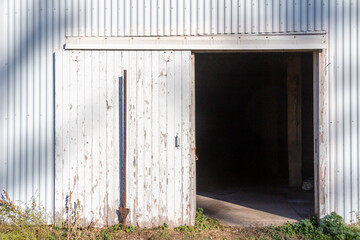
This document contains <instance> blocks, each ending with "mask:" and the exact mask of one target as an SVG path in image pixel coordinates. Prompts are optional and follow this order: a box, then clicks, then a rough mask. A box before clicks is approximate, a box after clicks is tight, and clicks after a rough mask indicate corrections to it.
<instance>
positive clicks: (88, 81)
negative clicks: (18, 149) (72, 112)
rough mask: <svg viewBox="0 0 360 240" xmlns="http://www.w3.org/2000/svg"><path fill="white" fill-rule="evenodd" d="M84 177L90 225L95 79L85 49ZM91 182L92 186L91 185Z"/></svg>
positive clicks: (90, 58)
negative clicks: (93, 89) (93, 90)
mask: <svg viewBox="0 0 360 240" xmlns="http://www.w3.org/2000/svg"><path fill="white" fill-rule="evenodd" d="M84 55H85V56H84V67H85V73H84V81H85V82H84V85H85V88H84V91H85V95H84V99H85V100H84V103H85V105H84V164H85V166H84V173H85V174H84V176H83V177H84V179H83V182H82V184H83V189H82V190H83V194H84V196H83V199H84V200H86V202H84V204H83V208H84V218H85V219H86V221H85V224H86V225H90V223H91V219H92V218H93V214H92V206H91V189H92V186H91V181H92V167H93V154H92V135H93V127H95V126H93V122H92V121H93V116H92V111H93V101H94V99H93V92H92V88H93V82H92V81H93V79H92V71H88V68H89V67H90V68H93V67H92V57H93V56H92V52H91V51H85V53H84ZM89 183H90V186H89Z"/></svg>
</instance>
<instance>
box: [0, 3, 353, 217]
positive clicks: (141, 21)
mask: <svg viewBox="0 0 360 240" xmlns="http://www.w3.org/2000/svg"><path fill="white" fill-rule="evenodd" d="M0 4H1V6H0V14H1V16H0V18H1V21H0V32H1V33H5V34H2V35H1V37H0V44H1V48H0V50H1V54H0V61H1V62H0V68H1V72H0V73H1V79H0V91H1V95H0V97H1V103H0V134H1V136H0V171H1V176H0V187H1V188H2V189H6V190H8V191H9V193H10V196H11V197H12V198H14V199H17V200H23V201H25V200H28V199H29V198H30V196H32V195H34V194H37V195H38V196H39V200H40V201H41V202H42V203H43V204H44V205H45V206H46V207H47V209H48V210H49V211H53V210H54V208H53V206H54V124H53V121H54V109H53V108H54V94H53V93H54V91H53V88H54V86H53V85H54V68H53V53H54V49H56V48H60V47H61V45H63V44H64V37H65V35H67V36H167V35H206V34H208V35H218V34H238V33H239V34H276V33H306V32H316V31H326V32H327V33H328V34H329V49H328V50H329V51H328V67H327V71H328V76H329V113H330V119H329V128H330V138H329V139H330V142H329V146H330V149H329V164H328V167H329V168H328V169H326V170H327V174H328V175H327V176H328V178H327V182H326V184H325V187H324V188H325V189H324V190H325V192H326V194H327V195H326V200H325V202H324V207H325V212H326V213H329V212H330V211H337V212H338V213H339V214H341V215H342V216H344V217H345V219H346V221H347V222H349V221H350V220H351V219H354V218H355V215H354V214H353V213H352V212H358V211H359V206H360V197H359V194H360V189H359V188H360V183H359V174H360V170H359V167H360V165H359V144H360V143H359V136H360V133H359V128H358V125H359V116H358V114H359V100H358V99H359V93H360V92H359V91H360V88H359V84H358V82H359V73H358V67H360V66H359V63H360V61H359V59H360V52H359V47H358V46H359V43H360V36H359V27H360V26H359V19H360V6H359V2H358V1H357V0H304V1H300V0H211V1H205V0H197V1H192V0H177V1H175V0H173V1H162V0H151V1H131V0H118V1H116V0H112V1H111V0H107V1H99V0H92V1H85V0H66V1H65V0H53V1H46V0H15V1H13V0H0ZM132 217H134V216H132Z"/></svg>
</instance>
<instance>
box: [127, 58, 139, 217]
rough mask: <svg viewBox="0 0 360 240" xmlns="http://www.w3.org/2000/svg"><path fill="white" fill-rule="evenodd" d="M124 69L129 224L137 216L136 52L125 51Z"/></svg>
mask: <svg viewBox="0 0 360 240" xmlns="http://www.w3.org/2000/svg"><path fill="white" fill-rule="evenodd" d="M123 54H124V55H123V64H124V69H128V76H127V90H126V91H127V107H126V109H127V121H126V122H127V126H126V129H127V130H126V134H127V135H126V138H127V141H126V142H127V150H126V153H127V156H126V159H127V161H126V162H127V164H126V178H127V180H126V189H127V193H126V197H127V201H126V203H127V206H126V207H127V208H129V209H130V214H129V216H128V220H129V224H133V223H134V221H135V218H136V215H135V214H136V200H137V195H136V193H137V184H138V183H137V172H136V168H137V161H138V154H137V129H136V119H137V104H136V89H137V85H136V76H137V75H136V52H128V51H125V52H123Z"/></svg>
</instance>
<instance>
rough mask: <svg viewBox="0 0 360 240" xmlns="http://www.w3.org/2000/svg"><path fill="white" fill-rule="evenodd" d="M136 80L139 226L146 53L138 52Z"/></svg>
mask: <svg viewBox="0 0 360 240" xmlns="http://www.w3.org/2000/svg"><path fill="white" fill-rule="evenodd" d="M134 63H135V64H136V65H135V66H134V67H135V68H136V78H135V79H129V81H135V82H136V100H135V102H136V145H135V146H134V148H135V149H136V152H137V161H136V163H137V164H136V168H135V169H134V171H135V172H136V178H137V186H136V199H134V200H135V202H136V204H135V205H136V207H135V209H134V211H135V213H136V218H138V219H139V220H140V219H141V220H140V221H139V224H141V225H143V224H144V218H145V215H146V212H145V211H146V210H145V209H144V205H145V199H144V175H145V173H144V162H145V161H146V159H145V158H144V138H145V136H144V134H145V132H144V73H145V71H146V70H145V64H144V52H143V51H138V52H137V55H136V61H134Z"/></svg>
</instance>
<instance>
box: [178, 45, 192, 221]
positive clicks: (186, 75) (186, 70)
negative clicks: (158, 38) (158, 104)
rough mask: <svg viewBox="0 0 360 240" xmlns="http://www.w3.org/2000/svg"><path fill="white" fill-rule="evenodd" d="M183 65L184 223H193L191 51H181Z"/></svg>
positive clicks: (182, 163) (182, 146) (182, 155)
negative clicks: (191, 196) (191, 203)
mask: <svg viewBox="0 0 360 240" xmlns="http://www.w3.org/2000/svg"><path fill="white" fill-rule="evenodd" d="M181 55H182V56H181V58H182V66H181V70H182V73H181V76H182V84H181V88H182V102H181V108H182V116H181V119H182V130H181V148H182V154H181V165H182V172H181V175H182V206H181V209H182V223H181V224H187V225H190V224H191V218H190V212H191V211H190V191H191V182H192V181H195V179H192V178H190V161H191V152H190V151H191V146H190V144H191V141H190V134H191V132H190V131H191V122H190V106H191V59H190V56H191V55H190V52H189V51H183V52H181Z"/></svg>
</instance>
